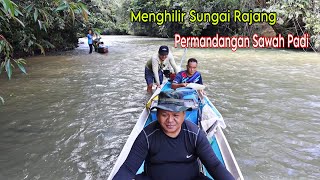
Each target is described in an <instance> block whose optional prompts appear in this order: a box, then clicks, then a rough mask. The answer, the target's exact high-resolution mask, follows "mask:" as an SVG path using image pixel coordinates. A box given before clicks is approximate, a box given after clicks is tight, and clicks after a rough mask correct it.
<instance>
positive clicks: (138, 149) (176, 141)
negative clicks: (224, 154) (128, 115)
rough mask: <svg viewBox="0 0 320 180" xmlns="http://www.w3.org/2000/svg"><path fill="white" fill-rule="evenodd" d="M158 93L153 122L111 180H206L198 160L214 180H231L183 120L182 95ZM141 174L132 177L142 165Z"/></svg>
mask: <svg viewBox="0 0 320 180" xmlns="http://www.w3.org/2000/svg"><path fill="white" fill-rule="evenodd" d="M180 93H181V92H179V91H174V90H169V91H166V92H160V94H159V100H158V105H157V106H155V107H153V108H156V109H157V121H154V122H152V123H151V124H149V125H148V126H146V127H145V128H144V129H143V130H142V131H141V132H140V134H139V135H138V137H137V139H136V140H135V142H134V144H133V146H132V148H131V151H130V153H129V155H128V157H127V159H126V160H125V162H124V163H123V164H122V166H121V167H120V169H119V171H118V172H117V174H116V175H115V176H114V178H113V179H114V180H132V179H135V180H139V179H140V180H141V179H149V180H151V179H152V180H205V179H207V180H209V179H210V178H208V177H206V176H205V175H204V174H202V173H201V172H200V170H199V159H200V160H201V163H202V164H203V165H204V166H205V167H206V169H207V170H208V172H209V174H210V175H211V176H212V177H213V178H214V179H215V180H231V179H232V180H233V179H234V178H233V176H232V175H231V173H230V172H229V171H228V170H227V169H226V168H225V166H224V165H223V164H222V163H221V162H220V161H219V159H218V158H217V157H216V155H215V153H214V151H213V150H212V148H211V145H210V143H209V141H208V140H207V137H206V134H205V133H204V132H203V131H202V130H200V129H199V127H198V126H197V125H195V124H194V123H192V122H190V121H185V120H184V118H185V114H186V112H185V111H186V110H187V109H189V108H188V107H186V106H185V104H184V102H183V100H181V99H180V98H181V97H182V94H180ZM143 161H145V163H144V172H143V173H142V174H139V175H136V172H137V171H138V169H139V167H140V166H141V164H142V162H143Z"/></svg>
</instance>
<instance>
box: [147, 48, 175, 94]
mask: <svg viewBox="0 0 320 180" xmlns="http://www.w3.org/2000/svg"><path fill="white" fill-rule="evenodd" d="M169 66H171V67H172V68H173V69H174V72H175V73H176V74H177V73H178V72H179V69H178V67H177V65H176V63H175V61H174V58H173V55H172V54H171V53H170V52H169V48H168V46H160V48H159V51H158V53H157V54H154V55H153V56H152V57H151V59H150V60H149V61H147V63H146V67H145V71H144V72H145V74H144V75H145V79H146V82H147V92H149V93H151V92H152V85H153V82H155V83H156V85H157V88H160V85H161V84H162V81H163V70H165V69H167V70H168V69H170V67H169Z"/></svg>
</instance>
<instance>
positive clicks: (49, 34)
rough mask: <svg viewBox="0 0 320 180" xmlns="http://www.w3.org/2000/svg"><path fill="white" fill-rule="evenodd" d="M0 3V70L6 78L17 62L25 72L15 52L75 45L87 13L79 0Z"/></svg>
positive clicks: (37, 0) (2, 1) (66, 47)
mask: <svg viewBox="0 0 320 180" xmlns="http://www.w3.org/2000/svg"><path fill="white" fill-rule="evenodd" d="M0 5H1V6H0V26H1V30H0V63H1V66H0V73H1V72H2V71H6V73H7V75H8V78H9V79H10V78H11V77H12V72H13V68H14V67H16V66H17V67H18V68H19V69H20V71H22V72H23V73H26V69H25V68H24V66H23V65H24V64H25V61H24V60H23V59H16V58H15V57H17V56H21V55H29V54H31V55H32V54H34V53H41V54H45V51H47V50H50V49H53V48H57V49H62V50H63V49H70V48H74V47H75V46H76V45H77V42H78V38H77V36H76V34H77V31H78V29H80V28H81V27H82V26H83V23H84V22H86V21H87V20H88V19H89V15H90V13H89V11H88V9H87V7H86V5H85V4H84V3H82V2H81V1H76V2H74V1H71V0H28V1H15V2H14V1H13V0H0Z"/></svg>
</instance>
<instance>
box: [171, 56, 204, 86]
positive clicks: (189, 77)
mask: <svg viewBox="0 0 320 180" xmlns="http://www.w3.org/2000/svg"><path fill="white" fill-rule="evenodd" d="M197 66H198V61H197V60H196V59H195V58H190V59H189V60H188V63H187V70H184V71H181V72H179V73H178V74H177V75H176V77H175V79H174V80H173V82H172V85H171V88H172V89H177V88H179V87H186V86H187V85H188V84H189V83H197V84H202V77H201V74H200V72H199V71H197Z"/></svg>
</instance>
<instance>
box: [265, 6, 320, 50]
mask: <svg viewBox="0 0 320 180" xmlns="http://www.w3.org/2000/svg"><path fill="white" fill-rule="evenodd" d="M269 9H271V10H274V11H276V12H277V14H278V16H279V18H280V19H281V22H282V24H284V25H286V24H287V25H288V24H289V25H290V23H291V26H293V29H294V31H295V32H291V33H293V34H297V35H302V34H303V33H309V34H310V36H311V37H310V38H311V41H312V45H314V46H315V47H316V48H317V49H320V36H319V34H320V1H310V0H295V1H293V0H289V1H287V0H281V1H275V2H270V8H269Z"/></svg>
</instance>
